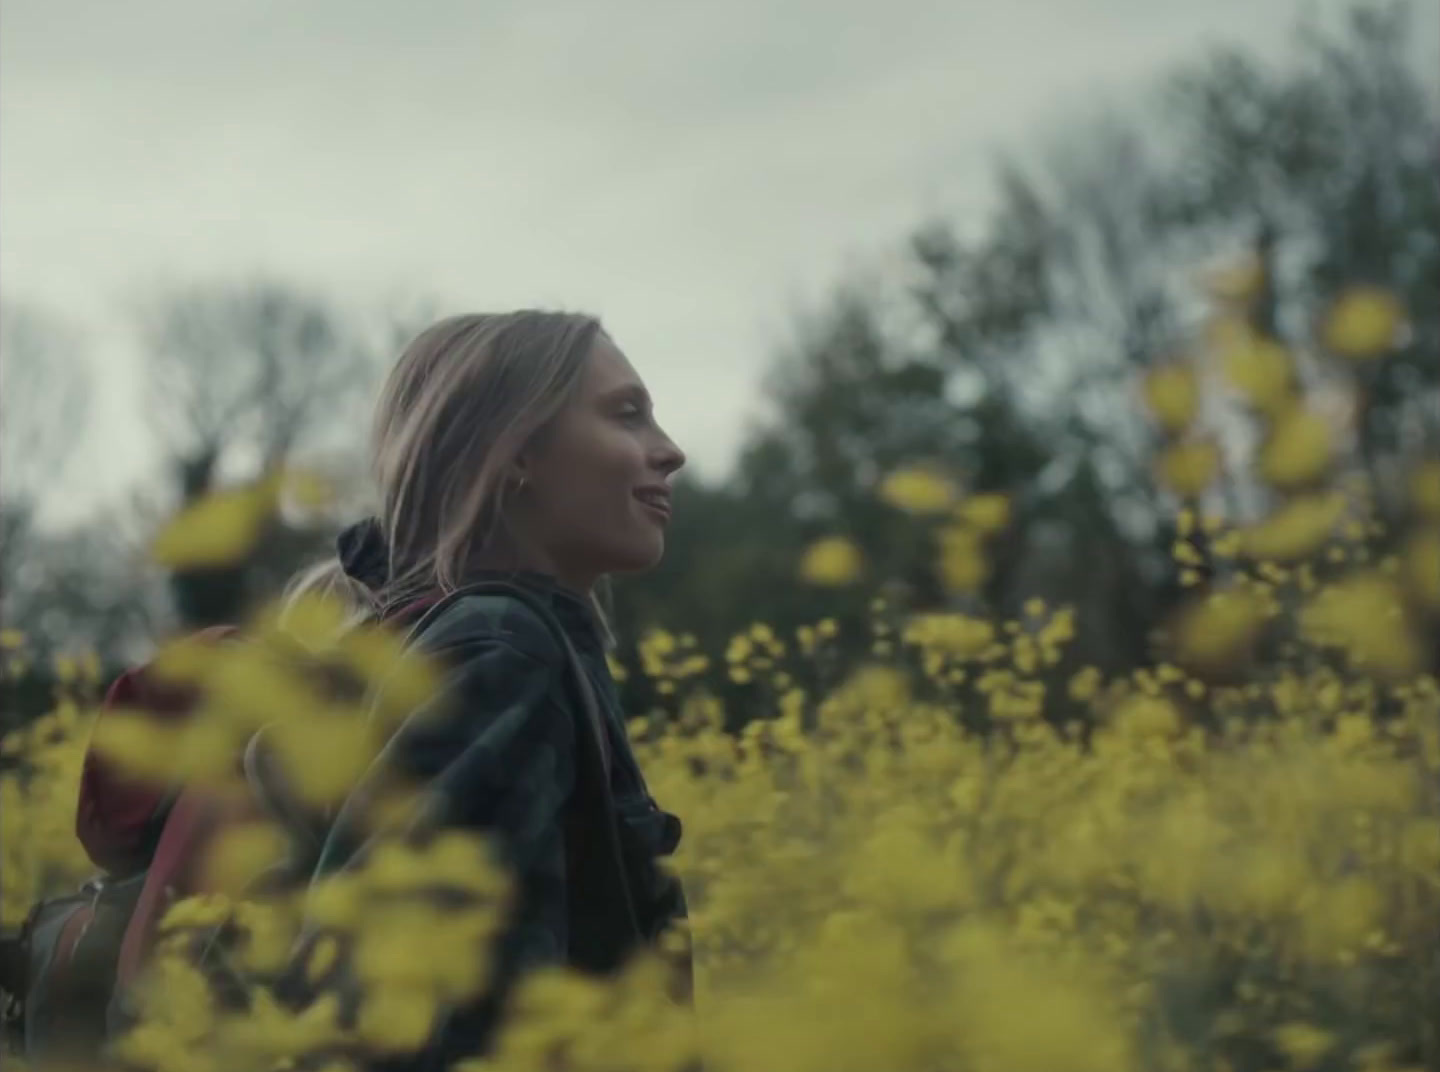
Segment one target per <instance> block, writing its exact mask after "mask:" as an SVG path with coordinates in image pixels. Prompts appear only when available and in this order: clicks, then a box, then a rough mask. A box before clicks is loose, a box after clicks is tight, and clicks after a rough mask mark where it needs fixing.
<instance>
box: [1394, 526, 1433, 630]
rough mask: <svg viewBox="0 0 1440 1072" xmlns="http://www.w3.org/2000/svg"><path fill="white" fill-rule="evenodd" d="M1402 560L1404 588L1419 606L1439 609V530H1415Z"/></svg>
mask: <svg viewBox="0 0 1440 1072" xmlns="http://www.w3.org/2000/svg"><path fill="white" fill-rule="evenodd" d="M1402 561H1403V569H1404V577H1405V587H1406V589H1407V590H1408V591H1409V592H1410V593H1411V594H1412V595H1414V597H1415V599H1416V600H1417V601H1418V602H1419V603H1420V605H1421V606H1423V607H1427V608H1429V609H1430V610H1436V611H1440V532H1437V531H1435V530H1434V529H1429V530H1422V531H1419V532H1416V533H1415V534H1414V535H1413V536H1411V537H1410V540H1409V542H1408V543H1407V544H1406V545H1405V555H1404V559H1403V560H1402Z"/></svg>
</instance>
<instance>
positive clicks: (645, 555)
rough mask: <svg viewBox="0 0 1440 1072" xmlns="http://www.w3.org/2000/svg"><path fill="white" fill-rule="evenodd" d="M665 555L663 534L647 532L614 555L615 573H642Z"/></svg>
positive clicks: (656, 564)
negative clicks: (621, 551)
mask: <svg viewBox="0 0 1440 1072" xmlns="http://www.w3.org/2000/svg"><path fill="white" fill-rule="evenodd" d="M664 557H665V534H664V533H662V532H651V533H648V534H647V535H646V536H645V537H644V538H642V539H637V540H636V541H635V542H634V543H633V544H630V545H629V546H627V547H626V548H625V550H624V552H623V553H622V554H619V555H616V565H615V566H614V567H613V568H612V572H615V573H643V572H644V571H645V570H648V569H652V568H653V567H655V566H658V565H659V564H660V560H661V559H662V558H664Z"/></svg>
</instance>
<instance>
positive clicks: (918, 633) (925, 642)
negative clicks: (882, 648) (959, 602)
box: [902, 614, 995, 659]
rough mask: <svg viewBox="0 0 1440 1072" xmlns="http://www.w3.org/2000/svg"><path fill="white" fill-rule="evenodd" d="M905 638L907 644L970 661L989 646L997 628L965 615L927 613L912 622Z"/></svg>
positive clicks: (904, 634)
mask: <svg viewBox="0 0 1440 1072" xmlns="http://www.w3.org/2000/svg"><path fill="white" fill-rule="evenodd" d="M902 636H903V639H904V640H905V643H907V644H914V645H916V646H918V647H923V648H928V649H931V650H935V651H939V652H943V653H944V654H946V655H951V656H955V657H958V658H962V659H970V658H974V657H975V656H977V655H979V654H980V653H981V652H982V651H984V650H985V649H986V648H988V647H989V646H990V644H991V642H992V641H993V640H994V639H995V627H994V626H992V625H991V624H990V623H989V622H987V621H985V620H983V619H980V618H969V617H966V616H965V615H963V614H924V615H921V616H919V617H917V618H916V619H915V620H914V621H912V622H910V623H909V624H908V625H907V626H906V627H905V631H904V633H903V634H902Z"/></svg>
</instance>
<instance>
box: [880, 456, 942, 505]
mask: <svg viewBox="0 0 1440 1072" xmlns="http://www.w3.org/2000/svg"><path fill="white" fill-rule="evenodd" d="M880 498H881V499H883V500H884V501H885V502H887V503H889V504H890V505H891V506H894V507H897V508H898V509H901V510H904V511H905V512H906V513H910V514H920V515H927V514H938V513H943V512H944V511H945V509H946V508H947V507H949V505H950V504H951V503H952V502H954V500H955V486H954V485H953V484H952V483H951V482H950V481H949V480H947V479H945V477H943V476H941V475H940V474H939V473H936V472H933V471H932V470H929V469H925V468H921V467H915V468H910V469H897V470H896V471H895V472H893V473H891V474H889V475H888V476H887V477H885V479H884V480H883V481H881V483H880Z"/></svg>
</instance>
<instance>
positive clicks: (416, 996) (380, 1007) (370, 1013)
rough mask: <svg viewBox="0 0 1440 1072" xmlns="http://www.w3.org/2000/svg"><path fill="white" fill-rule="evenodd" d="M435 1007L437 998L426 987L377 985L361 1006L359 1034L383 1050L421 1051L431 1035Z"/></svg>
mask: <svg viewBox="0 0 1440 1072" xmlns="http://www.w3.org/2000/svg"><path fill="white" fill-rule="evenodd" d="M436 1009H437V1004H436V1001H435V998H434V997H433V996H432V995H430V994H428V993H426V992H425V991H423V990H417V989H413V988H409V987H402V986H381V987H375V988H373V989H371V991H370V992H369V994H368V995H367V996H366V998H365V1001H364V1003H363V1004H362V1005H361V1006H360V1017H359V1022H358V1024H357V1025H356V1029H357V1030H356V1033H357V1034H358V1035H359V1037H360V1038H361V1040H363V1041H364V1042H366V1043H368V1044H369V1045H371V1046H374V1047H375V1048H376V1049H377V1050H380V1051H381V1052H382V1053H407V1052H410V1051H412V1050H418V1049H419V1048H420V1047H421V1046H423V1045H424V1044H425V1041H426V1040H427V1039H428V1038H429V1037H430V1030H431V1027H432V1026H433V1025H434V1023H435V1013H436Z"/></svg>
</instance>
